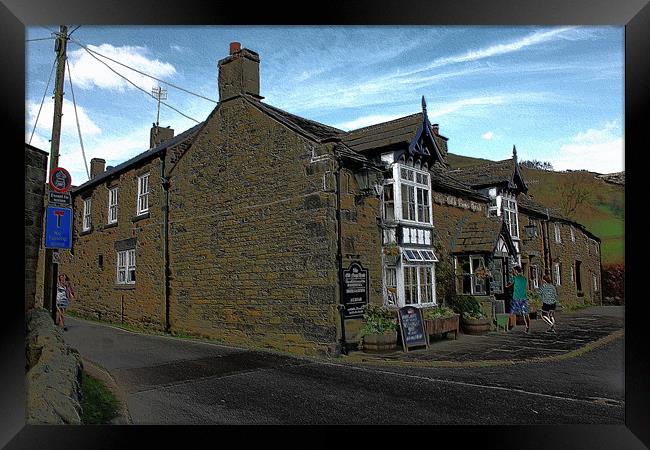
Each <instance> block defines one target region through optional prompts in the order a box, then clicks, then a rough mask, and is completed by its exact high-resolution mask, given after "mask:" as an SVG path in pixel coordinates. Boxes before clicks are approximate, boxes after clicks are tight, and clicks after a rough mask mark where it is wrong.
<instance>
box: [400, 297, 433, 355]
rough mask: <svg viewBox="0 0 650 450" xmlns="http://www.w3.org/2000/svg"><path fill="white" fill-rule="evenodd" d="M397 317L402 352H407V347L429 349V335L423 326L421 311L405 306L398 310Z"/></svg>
mask: <svg viewBox="0 0 650 450" xmlns="http://www.w3.org/2000/svg"><path fill="white" fill-rule="evenodd" d="M397 316H398V318H399V328H400V333H401V335H402V346H403V347H404V351H405V352H408V351H409V347H420V346H424V347H426V348H429V335H428V334H427V332H426V329H425V326H424V320H423V318H422V310H421V309H420V308H415V307H413V306H405V307H403V308H400V309H399V310H398V314H397Z"/></svg>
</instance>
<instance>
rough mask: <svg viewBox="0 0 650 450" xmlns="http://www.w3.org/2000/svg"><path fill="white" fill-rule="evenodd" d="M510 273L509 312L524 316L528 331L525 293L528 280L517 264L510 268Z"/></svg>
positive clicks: (528, 322) (528, 320)
mask: <svg viewBox="0 0 650 450" xmlns="http://www.w3.org/2000/svg"><path fill="white" fill-rule="evenodd" d="M512 274H513V275H514V277H513V279H512V283H510V284H509V285H508V286H512V285H514V289H513V293H512V302H511V303H510V314H518V315H521V316H524V323H525V324H526V333H529V332H530V318H529V317H528V296H527V295H526V285H527V284H528V280H526V277H525V276H523V275H522V274H521V267H519V266H515V267H513V268H512Z"/></svg>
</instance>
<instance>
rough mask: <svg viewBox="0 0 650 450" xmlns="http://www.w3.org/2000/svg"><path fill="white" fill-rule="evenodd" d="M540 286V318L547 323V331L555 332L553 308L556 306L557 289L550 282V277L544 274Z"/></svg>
mask: <svg viewBox="0 0 650 450" xmlns="http://www.w3.org/2000/svg"><path fill="white" fill-rule="evenodd" d="M542 280H543V281H544V282H543V283H542V287H541V288H539V295H540V297H541V298H542V319H544V321H545V322H546V323H548V325H549V327H548V329H547V330H546V331H547V332H549V331H551V332H553V333H555V332H556V331H555V308H556V307H557V290H556V289H555V286H553V284H552V283H551V277H550V276H549V275H544V276H543V277H542Z"/></svg>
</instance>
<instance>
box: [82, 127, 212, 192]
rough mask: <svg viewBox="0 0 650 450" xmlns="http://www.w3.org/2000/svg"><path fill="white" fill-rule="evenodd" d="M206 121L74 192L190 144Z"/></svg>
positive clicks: (88, 182) (107, 171)
mask: <svg viewBox="0 0 650 450" xmlns="http://www.w3.org/2000/svg"><path fill="white" fill-rule="evenodd" d="M204 123H205V122H201V123H199V124H197V125H195V126H193V127H192V128H190V129H189V130H186V131H184V132H182V133H181V134H179V135H177V136H174V137H173V138H171V139H168V140H166V141H164V142H162V143H160V144H159V145H157V146H156V147H154V148H150V149H149V150H147V151H145V152H143V153H140V154H139V155H137V156H134V157H133V158H131V159H129V160H127V161H124V162H123V163H122V164H118V165H117V166H115V167H113V168H111V169H109V170H106V171H104V172H102V173H101V174H99V175H97V176H96V177H95V178H93V179H91V180H88V181H86V182H85V183H83V184H82V185H80V186H77V187H76V188H74V189H72V193H73V194H76V193H79V192H80V191H82V190H85V189H87V188H89V187H91V186H95V185H97V184H99V183H101V182H102V181H105V180H106V179H108V178H110V177H112V176H114V175H117V174H119V173H121V172H124V171H126V170H129V169H131V168H132V167H133V166H135V165H136V164H138V163H141V162H144V161H148V160H150V159H153V158H155V157H157V156H159V155H160V154H161V153H163V152H164V151H165V150H167V149H169V148H174V147H177V146H180V145H182V144H189V141H191V140H192V139H193V138H194V136H196V133H197V132H198V131H199V130H200V129H201V127H202V126H203V124H204Z"/></svg>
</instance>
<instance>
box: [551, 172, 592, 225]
mask: <svg viewBox="0 0 650 450" xmlns="http://www.w3.org/2000/svg"><path fill="white" fill-rule="evenodd" d="M556 190H557V199H558V206H559V208H560V211H562V213H564V215H566V216H569V217H571V216H572V215H573V214H574V213H575V212H576V210H577V209H578V208H579V207H580V206H581V205H583V204H584V203H586V202H587V201H588V200H589V198H590V197H591V193H590V192H589V190H588V189H587V187H586V186H585V185H584V184H582V183H580V181H578V178H577V177H570V178H568V179H566V180H564V181H563V182H562V183H560V184H558V185H557V187H556Z"/></svg>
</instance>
